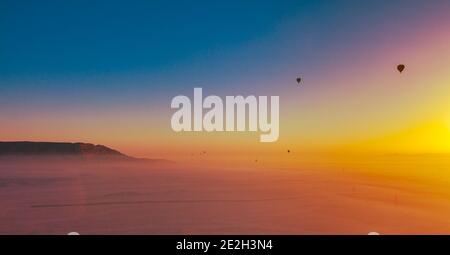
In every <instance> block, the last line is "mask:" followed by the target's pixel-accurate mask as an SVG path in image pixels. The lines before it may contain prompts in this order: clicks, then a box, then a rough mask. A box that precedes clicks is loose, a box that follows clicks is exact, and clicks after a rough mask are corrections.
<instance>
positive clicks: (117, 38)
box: [0, 0, 450, 159]
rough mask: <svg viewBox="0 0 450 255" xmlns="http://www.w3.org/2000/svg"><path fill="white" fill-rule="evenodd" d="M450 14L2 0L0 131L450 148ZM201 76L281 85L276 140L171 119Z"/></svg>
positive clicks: (119, 142)
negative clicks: (176, 127) (183, 128)
mask: <svg viewBox="0 0 450 255" xmlns="http://www.w3.org/2000/svg"><path fill="white" fill-rule="evenodd" d="M448 13H450V2H449V1H444V0H433V1H415V0H411V1H406V0H393V1H370V0H369V1H356V0H355V1H347V0H341V1H331V0H329V1H320V0H319V1H195V2H192V1H171V2H167V1H107V2H106V1H76V2H73V1H72V2H69V1H35V2H31V1H4V0H2V1H0V95H1V96H0V118H1V125H0V140H5V141H14V140H31V141H69V142H79V141H81V142H91V143H95V144H104V145H107V146H110V147H113V148H115V149H118V150H120V151H123V152H125V153H127V154H130V155H134V156H143V157H164V158H171V159H176V158H183V159H189V158H190V157H192V155H193V154H198V153H199V152H201V151H203V150H207V151H208V152H210V153H211V154H212V155H220V156H218V157H221V158H227V159H229V158H234V157H237V156H242V155H244V156H243V157H248V158H254V156H255V155H275V157H277V156H279V155H281V153H285V151H286V149H287V148H289V149H290V150H292V151H293V152H297V151H298V152H301V153H307V152H330V153H331V152H332V153H342V152H358V153H363V152H364V153H365V152H367V153H450V103H449V102H450V72H449V71H448V67H449V66H450V48H449V47H448V45H450V16H449V15H448ZM398 64H405V65H406V69H405V71H404V72H403V73H401V74H399V73H398V72H397V70H396V65H398ZM298 76H301V77H302V78H303V83H302V85H301V86H298V85H297V83H296V82H295V79H296V78H297V77H298ZM194 87H202V88H203V93H204V95H209V94H215V95H218V96H222V97H224V96H227V95H269V96H270V95H278V96H280V139H279V141H278V142H276V143H271V144H262V143H260V142H259V134H255V133H198V132H195V133H175V132H173V131H172V129H171V128H170V118H171V115H172V113H173V111H172V110H171V109H170V101H171V99H172V98H173V97H174V96H176V95H180V94H183V95H187V96H190V97H192V96H193V88H194ZM237 144H238V145H239V146H236V145H237ZM243 152H245V153H243Z"/></svg>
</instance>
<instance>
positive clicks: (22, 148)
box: [0, 142, 131, 159]
mask: <svg viewBox="0 0 450 255" xmlns="http://www.w3.org/2000/svg"><path fill="white" fill-rule="evenodd" d="M0 156H75V157H77V156H78V157H83V158H105V157H107V158H117V159H127V158H130V159H131V157H128V156H127V155H125V154H122V153H121V152H119V151H116V150H113V149H111V148H108V147H106V146H103V145H94V144H90V143H63V142H0Z"/></svg>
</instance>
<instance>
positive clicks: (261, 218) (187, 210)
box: [0, 160, 450, 234]
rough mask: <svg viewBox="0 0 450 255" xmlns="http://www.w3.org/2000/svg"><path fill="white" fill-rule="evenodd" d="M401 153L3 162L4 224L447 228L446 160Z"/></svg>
mask: <svg viewBox="0 0 450 255" xmlns="http://www.w3.org/2000/svg"><path fill="white" fill-rule="evenodd" d="M401 162H405V160H402V161H401ZM406 162H409V163H402V164H401V166H399V163H398V162H397V161H396V160H394V161H392V160H391V162H389V163H386V162H385V163H383V164H382V167H383V169H387V168H390V169H392V171H390V172H389V171H383V172H377V171H376V170H374V169H369V170H367V171H363V170H361V169H365V168H363V167H361V166H352V167H347V168H343V167H341V166H340V167H337V166H336V167H334V169H331V170H330V169H321V167H307V166H304V167H299V168H285V169H276V168H264V167H253V168H240V169H235V168H230V169H227V168H211V169H200V168H195V167H190V168H186V167H183V166H182V165H171V166H166V167H162V166H152V165H149V164H115V163H114V164H113V163H77V162H44V163H43V162H40V163H37V162H21V161H15V162H10V161H8V162H0V234H66V233H68V232H72V231H76V232H79V233H81V234H367V233H368V232H371V231H376V232H379V233H381V234H395V233H402V234H420V233H428V234H444V233H446V234H448V233H450V185H449V182H448V177H449V176H450V174H448V172H449V171H450V169H449V168H448V166H449V165H450V164H448V162H447V161H445V162H442V163H441V164H439V165H438V166H435V165H433V164H435V162H436V161H435V160H431V161H430V162H429V164H427V163H426V162H425V163H423V164H419V163H417V162H416V163H414V164H413V163H411V161H406ZM408 164H409V165H410V166H411V165H414V167H408ZM371 165H373V164H371ZM429 168H433V169H434V171H433V172H431V170H429ZM396 169H398V171H397V170H396ZM410 170H411V172H409V171H410ZM425 171H429V172H430V173H429V174H423V173H424V172H425ZM391 172H392V173H395V174H389V173H391ZM409 173H410V174H409ZM417 173H420V174H417ZM433 173H434V174H433ZM430 176H431V177H430Z"/></svg>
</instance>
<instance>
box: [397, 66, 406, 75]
mask: <svg viewBox="0 0 450 255" xmlns="http://www.w3.org/2000/svg"><path fill="white" fill-rule="evenodd" d="M397 70H398V71H399V72H400V73H401V72H403V70H405V65H398V66H397Z"/></svg>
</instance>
